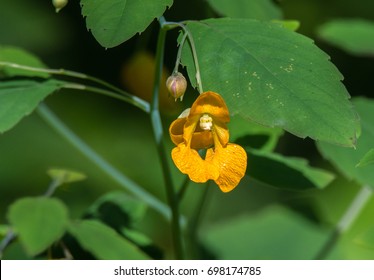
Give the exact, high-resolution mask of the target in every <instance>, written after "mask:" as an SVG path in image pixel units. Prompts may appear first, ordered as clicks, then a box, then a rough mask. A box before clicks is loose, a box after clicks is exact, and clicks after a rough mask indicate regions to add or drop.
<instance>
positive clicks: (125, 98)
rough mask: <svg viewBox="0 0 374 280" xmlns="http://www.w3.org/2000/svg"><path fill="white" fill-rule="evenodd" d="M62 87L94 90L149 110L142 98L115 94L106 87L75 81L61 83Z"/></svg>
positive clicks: (147, 104)
mask: <svg viewBox="0 0 374 280" xmlns="http://www.w3.org/2000/svg"><path fill="white" fill-rule="evenodd" d="M62 87H63V88H67V89H76V90H83V91H91V92H94V93H98V94H102V95H106V96H109V97H112V98H115V99H119V100H122V101H124V102H126V103H129V104H132V105H134V106H135V107H138V108H139V109H141V110H142V111H144V112H146V113H149V112H150V106H149V103H148V102H146V101H144V100H143V99H140V98H138V97H136V96H132V95H129V96H128V95H118V94H116V93H114V92H112V91H109V90H106V89H102V88H97V87H92V86H86V85H82V84H77V83H66V84H63V86H62Z"/></svg>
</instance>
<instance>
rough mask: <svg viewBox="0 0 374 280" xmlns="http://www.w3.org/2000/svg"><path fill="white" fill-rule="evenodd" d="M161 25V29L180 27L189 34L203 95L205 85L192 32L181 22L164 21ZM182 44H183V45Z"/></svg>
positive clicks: (198, 83)
mask: <svg viewBox="0 0 374 280" xmlns="http://www.w3.org/2000/svg"><path fill="white" fill-rule="evenodd" d="M160 25H161V28H163V27H167V28H173V27H175V26H179V27H181V28H182V29H183V31H184V32H185V34H187V37H188V40H189V42H190V46H191V52H192V57H193V60H194V64H195V69H196V77H195V78H196V84H197V87H198V90H199V93H200V94H201V93H203V83H202V82H201V75H200V66H199V61H198V59H197V53H196V47H195V41H194V39H193V37H192V33H191V32H190V30H189V29H188V28H187V26H186V25H184V24H183V23H180V22H171V21H163V22H161V21H160ZM182 42H183V44H184V40H183V39H182ZM182 42H181V45H182ZM180 48H183V46H181V47H180Z"/></svg>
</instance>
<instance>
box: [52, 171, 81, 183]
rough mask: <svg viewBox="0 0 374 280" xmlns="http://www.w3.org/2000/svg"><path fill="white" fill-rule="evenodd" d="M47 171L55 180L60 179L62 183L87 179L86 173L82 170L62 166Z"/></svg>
mask: <svg viewBox="0 0 374 280" xmlns="http://www.w3.org/2000/svg"><path fill="white" fill-rule="evenodd" d="M47 173H48V175H49V176H50V177H51V178H52V179H53V180H58V181H59V182H60V183H61V184H66V183H73V182H78V181H82V180H84V179H86V175H84V174H83V173H81V172H77V171H72V170H67V169H61V168H51V169H49V170H48V171H47Z"/></svg>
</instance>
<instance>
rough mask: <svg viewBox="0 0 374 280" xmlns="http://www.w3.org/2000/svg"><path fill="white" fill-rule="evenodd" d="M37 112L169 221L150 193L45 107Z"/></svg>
mask: <svg viewBox="0 0 374 280" xmlns="http://www.w3.org/2000/svg"><path fill="white" fill-rule="evenodd" d="M37 112H38V113H39V115H40V116H41V117H42V118H43V119H44V120H45V121H46V122H47V123H48V124H49V125H50V126H51V127H52V128H53V129H54V130H55V131H56V132H58V133H59V134H60V135H61V136H62V137H63V138H65V139H66V140H67V141H68V142H69V143H70V144H72V145H73V146H74V147H75V148H76V149H78V150H79V151H80V152H81V153H82V154H83V155H84V156H86V157H87V158H88V159H89V160H91V161H92V162H93V163H94V164H95V165H96V166H97V167H99V168H100V169H101V170H102V171H103V172H105V173H106V174H107V175H109V176H110V177H111V178H112V179H113V180H114V181H116V182H117V183H118V184H119V185H120V186H121V187H123V188H124V189H126V190H127V191H129V192H130V193H132V194H133V195H134V196H136V197H138V198H139V199H140V200H142V201H144V202H145V203H147V204H148V205H149V206H151V207H152V208H153V209H155V210H157V211H158V212H159V213H161V214H162V215H163V216H164V217H165V218H166V219H168V220H170V218H171V213H170V210H169V208H168V207H167V206H166V205H165V204H164V203H162V202H161V201H159V200H158V199H157V198H155V197H154V196H152V195H151V194H150V193H148V192H146V191H145V190H143V188H142V187H141V186H139V185H138V184H137V183H135V182H134V181H132V180H131V179H130V178H128V177H127V176H125V175H124V174H123V173H121V172H120V171H119V170H118V169H116V168H115V167H113V166H112V165H110V164H109V163H108V162H107V161H106V160H105V159H103V158H102V157H101V156H100V155H99V154H97V153H96V152H95V151H94V150H93V149H92V148H91V147H90V146H88V145H87V144H86V143H85V142H84V141H83V140H82V139H80V138H79V137H78V136H77V135H76V134H75V133H74V132H73V131H71V130H70V129H69V128H68V127H67V126H66V125H65V124H64V123H63V122H62V121H61V120H60V119H59V118H58V117H57V116H56V115H55V114H54V113H53V112H52V111H51V110H50V109H49V108H48V107H47V106H46V105H44V104H40V105H39V107H38V109H37Z"/></svg>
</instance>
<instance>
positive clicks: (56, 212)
mask: <svg viewBox="0 0 374 280" xmlns="http://www.w3.org/2000/svg"><path fill="white" fill-rule="evenodd" d="M7 217H8V220H9V222H10V224H11V225H12V227H13V229H14V231H15V232H16V233H17V234H18V236H19V239H20V242H21V243H22V245H23V246H24V247H25V249H26V252H27V253H28V254H30V255H36V254H39V253H41V252H42V251H44V250H45V249H47V248H48V247H49V246H51V245H52V243H53V242H55V241H56V240H58V239H59V238H60V237H61V236H62V235H63V234H64V232H65V230H66V228H67V224H68V210H67V209H66V207H65V205H64V204H63V203H62V202H61V201H60V200H58V199H56V198H47V197H36V198H22V199H19V200H17V201H16V202H15V203H13V204H12V205H11V206H10V207H9V211H8V214H7Z"/></svg>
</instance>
